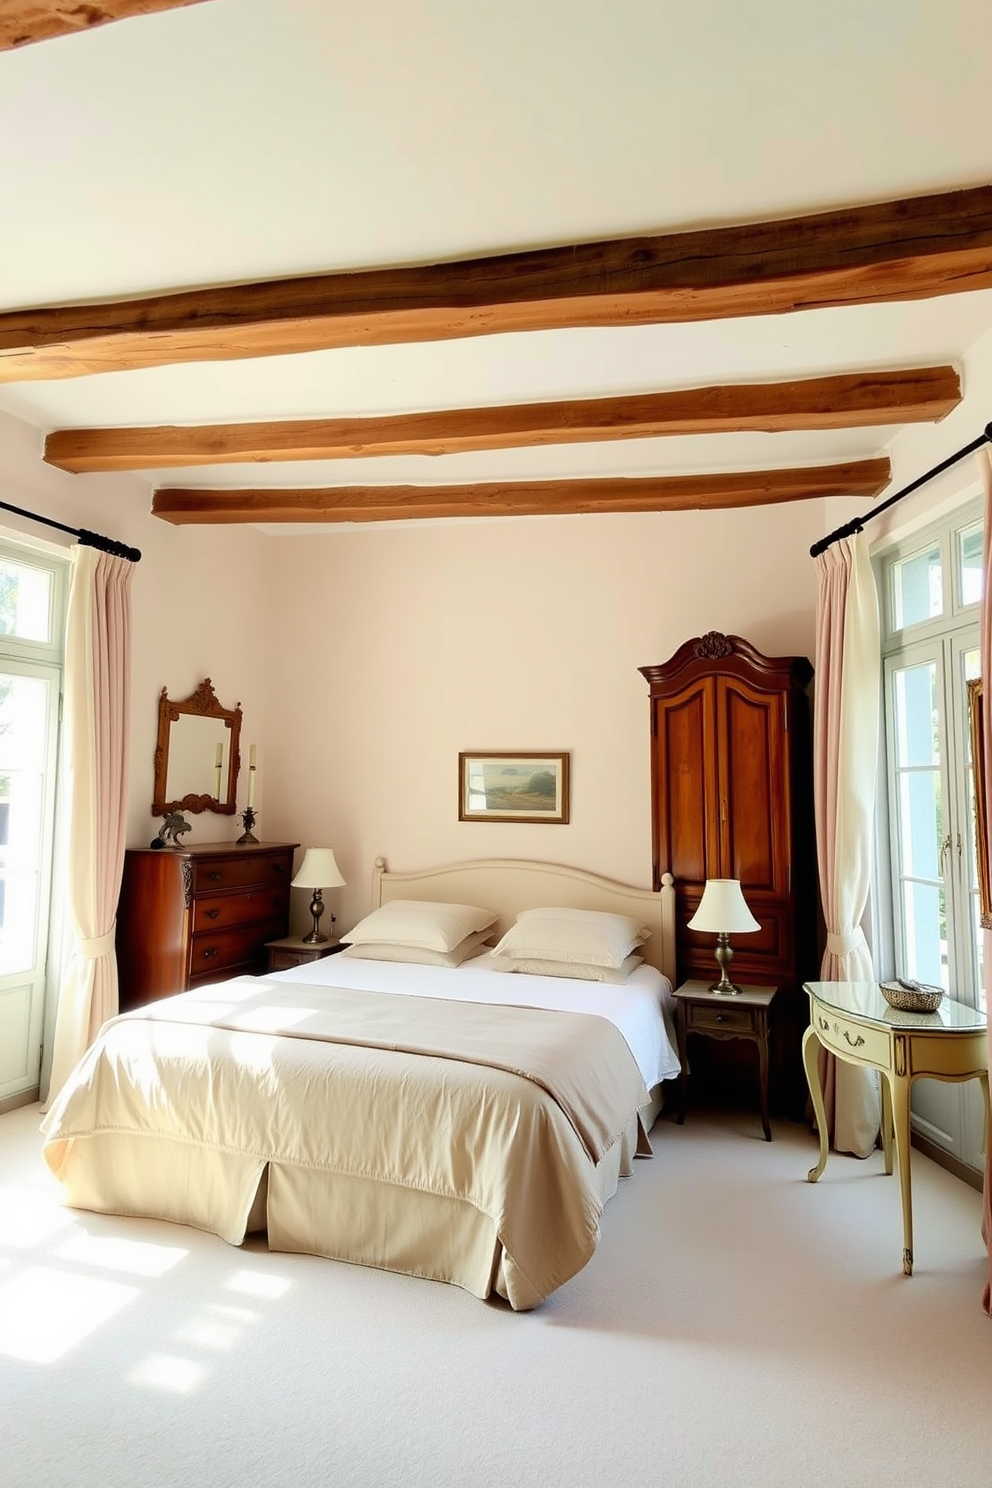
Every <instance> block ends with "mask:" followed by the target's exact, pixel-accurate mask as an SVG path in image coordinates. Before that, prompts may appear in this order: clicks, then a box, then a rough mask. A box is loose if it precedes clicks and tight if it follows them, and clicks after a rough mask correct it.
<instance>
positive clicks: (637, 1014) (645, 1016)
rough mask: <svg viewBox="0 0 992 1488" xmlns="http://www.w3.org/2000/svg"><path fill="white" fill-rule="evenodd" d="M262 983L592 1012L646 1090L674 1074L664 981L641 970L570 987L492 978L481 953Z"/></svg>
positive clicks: (325, 964)
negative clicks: (620, 1042)
mask: <svg viewBox="0 0 992 1488" xmlns="http://www.w3.org/2000/svg"><path fill="white" fill-rule="evenodd" d="M269 980H273V981H286V982H303V983H306V984H307V985H308V986H321V987H354V988H356V989H360V990H362V991H367V992H399V993H407V994H409V995H411V996H415V997H446V998H452V999H455V1000H458V1001H462V1002H489V1003H502V1004H506V1005H509V1006H513V1005H516V1006H525V1007H539V1008H552V1009H556V1010H557V1011H559V1012H565V1013H595V1014H597V1015H598V1016H599V1017H601V1018H608V1019H609V1020H610V1022H611V1023H613V1024H614V1026H615V1027H616V1028H617V1029H619V1031H620V1033H622V1034H623V1036H624V1038H625V1039H626V1041H627V1044H628V1046H629V1048H630V1051H631V1053H632V1054H633V1056H634V1058H635V1059H636V1061H637V1064H638V1068H639V1069H640V1071H641V1078H642V1079H643V1081H644V1084H645V1085H646V1086H647V1088H648V1089H649V1090H651V1089H653V1087H654V1086H655V1085H657V1084H659V1083H660V1082H661V1081H662V1080H671V1079H674V1077H675V1076H676V1075H677V1074H678V1073H679V1058H678V1054H677V1053H676V1051H675V1034H674V1010H675V999H674V998H673V996H672V987H671V983H670V982H669V980H668V978H667V977H664V976H662V974H661V972H660V971H656V970H655V968H654V967H653V966H648V965H647V964H645V965H643V966H639V967H637V969H636V970H635V971H634V972H633V973H632V975H631V976H630V977H628V979H627V981H626V982H624V983H623V985H621V986H611V985H610V984H609V983H606V982H579V981H572V980H571V979H570V978H568V977H546V976H530V975H526V974H524V973H512V974H507V973H505V972H496V971H493V970H492V957H491V956H490V955H489V954H488V953H485V954H483V955H481V956H476V957H474V958H473V959H472V960H471V961H466V962H464V963H463V964H462V965H461V966H459V967H457V968H451V969H449V968H448V967H438V966H415V965H413V964H412V963H409V962H406V961H366V960H363V959H360V958H359V957H357V956H346V955H334V956H325V957H324V958H323V959H322V960H320V961H311V962H310V963H309V965H306V966H294V967H292V968H291V969H290V970H289V971H283V972H278V973H276V974H275V976H274V977H270V978H269Z"/></svg>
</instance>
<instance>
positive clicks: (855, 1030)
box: [813, 1006, 889, 1069]
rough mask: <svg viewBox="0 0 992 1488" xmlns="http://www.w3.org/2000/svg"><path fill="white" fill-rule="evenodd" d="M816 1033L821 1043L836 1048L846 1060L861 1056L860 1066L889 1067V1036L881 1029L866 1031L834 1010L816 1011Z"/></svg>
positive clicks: (814, 1016)
mask: <svg viewBox="0 0 992 1488" xmlns="http://www.w3.org/2000/svg"><path fill="white" fill-rule="evenodd" d="M813 1018H814V1021H815V1024H816V1032H817V1034H818V1036H819V1039H820V1042H821V1044H824V1045H826V1046H827V1048H830V1049H833V1050H834V1052H835V1053H837V1054H839V1055H840V1056H841V1057H842V1058H843V1056H844V1055H845V1054H855V1053H856V1054H857V1056H858V1063H859V1064H877V1065H880V1066H881V1067H882V1068H883V1069H887V1068H888V1066H889V1035H888V1034H887V1033H883V1032H882V1030H881V1029H880V1028H866V1027H865V1025H864V1024H863V1023H855V1022H854V1021H853V1020H852V1019H849V1018H845V1017H844V1015H843V1013H837V1012H834V1010H833V1009H832V1008H829V1009H828V1008H822V1007H819V1006H816V1007H814V1008H813Z"/></svg>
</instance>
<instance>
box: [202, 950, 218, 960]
mask: <svg viewBox="0 0 992 1488" xmlns="http://www.w3.org/2000/svg"><path fill="white" fill-rule="evenodd" d="M216 954H217V949H216V947H211V949H210V950H209V951H204V953H203V959H204V961H209V960H210V958H211V956H216Z"/></svg>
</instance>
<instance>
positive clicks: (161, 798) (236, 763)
mask: <svg viewBox="0 0 992 1488" xmlns="http://www.w3.org/2000/svg"><path fill="white" fill-rule="evenodd" d="M240 740H241V704H240V703H238V705H237V707H235V708H222V707H221V705H220V703H219V702H218V701H217V699H216V697H215V696H214V689H213V686H212V684H211V681H210V678H209V677H207V678H206V679H205V680H204V681H203V682H201V683H200V685H199V687H198V688H197V689H196V691H195V692H194V693H193V695H192V696H191V697H188V698H183V699H182V700H181V701H177V700H176V699H174V698H170V697H169V695H168V693H167V692H166V689H165V688H164V687H163V688H162V694H161V697H160V698H159V702H158V744H157V745H156V748H155V787H154V795H155V799H154V800H153V802H152V812H153V813H154V815H155V816H164V815H165V814H166V812H168V811H192V812H193V813H194V814H198V813H199V812H201V811H217V812H219V813H220V814H221V815H223V816H233V815H234V812H235V810H236V807H237V790H238V770H239V769H240V766H241V757H240V753H239V746H240Z"/></svg>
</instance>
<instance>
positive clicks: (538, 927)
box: [495, 908, 651, 970]
mask: <svg viewBox="0 0 992 1488" xmlns="http://www.w3.org/2000/svg"><path fill="white" fill-rule="evenodd" d="M650 934H651V931H650V930H649V929H647V928H646V926H644V925H641V924H640V923H639V922H638V921H637V920H635V919H631V918H630V917H629V916H628V915H617V914H606V913H603V912H601V911H599V910H594V909H590V910H585V909H554V908H551V909H525V910H524V911H523V912H522V913H521V914H519V915H518V916H517V919H516V923H515V924H514V925H513V926H511V928H510V929H509V930H508V931H507V932H506V934H505V935H504V936H503V938H502V940H501V941H499V943H498V944H497V946H496V947H495V951H496V954H497V955H502V956H512V957H513V959H514V960H517V959H518V958H520V957H523V958H525V959H528V960H538V961H573V962H577V963H579V964H580V965H582V964H584V965H588V966H607V967H611V968H613V970H619V968H620V967H621V966H622V965H623V963H624V961H625V960H626V958H627V957H628V956H629V955H630V954H631V952H632V951H635V950H636V949H637V947H638V946H640V945H643V944H644V942H645V941H646V940H647V939H648V937H649V936H650Z"/></svg>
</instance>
